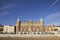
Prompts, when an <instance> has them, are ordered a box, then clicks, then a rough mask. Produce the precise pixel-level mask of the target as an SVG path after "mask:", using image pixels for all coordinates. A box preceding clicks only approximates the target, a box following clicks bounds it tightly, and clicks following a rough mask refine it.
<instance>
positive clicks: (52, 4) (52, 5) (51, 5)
mask: <svg viewBox="0 0 60 40" xmlns="http://www.w3.org/2000/svg"><path fill="white" fill-rule="evenodd" d="M57 2H58V0H56V1H55V2H53V3H52V4H51V5H50V7H49V8H51V7H53V6H54V5H55V4H56V3H57Z"/></svg>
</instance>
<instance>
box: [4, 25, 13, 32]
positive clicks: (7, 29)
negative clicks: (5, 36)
mask: <svg viewBox="0 0 60 40" xmlns="http://www.w3.org/2000/svg"><path fill="white" fill-rule="evenodd" d="M3 33H14V26H11V25H4V27H3Z"/></svg>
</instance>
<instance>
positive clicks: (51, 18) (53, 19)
mask: <svg viewBox="0 0 60 40" xmlns="http://www.w3.org/2000/svg"><path fill="white" fill-rule="evenodd" d="M45 22H46V25H53V24H54V25H60V23H59V22H60V12H56V13H52V14H50V15H48V16H47V17H46V18H45Z"/></svg>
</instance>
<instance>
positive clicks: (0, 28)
mask: <svg viewBox="0 0 60 40" xmlns="http://www.w3.org/2000/svg"><path fill="white" fill-rule="evenodd" d="M2 32H3V25H1V24H0V33H2Z"/></svg>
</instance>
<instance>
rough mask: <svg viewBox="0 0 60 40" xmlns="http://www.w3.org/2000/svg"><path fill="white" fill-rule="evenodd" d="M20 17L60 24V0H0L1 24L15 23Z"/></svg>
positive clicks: (48, 23)
mask: <svg viewBox="0 0 60 40" xmlns="http://www.w3.org/2000/svg"><path fill="white" fill-rule="evenodd" d="M18 17H20V20H21V21H24V20H26V21H28V20H30V19H31V20H33V21H39V20H40V18H41V17H42V18H43V19H44V22H45V25H53V24H54V25H60V0H0V24H8V25H15V22H16V20H17V18H18Z"/></svg>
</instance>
